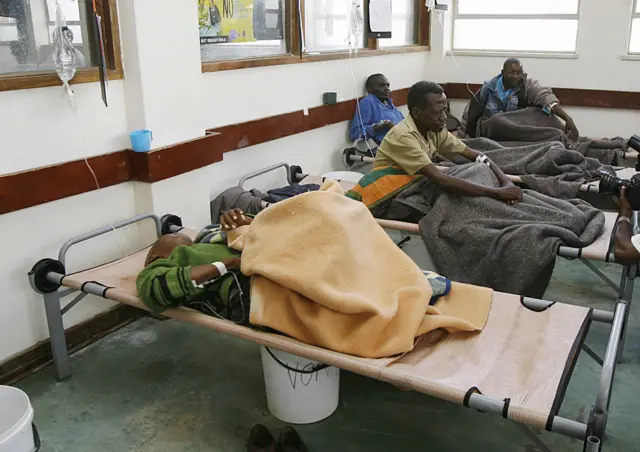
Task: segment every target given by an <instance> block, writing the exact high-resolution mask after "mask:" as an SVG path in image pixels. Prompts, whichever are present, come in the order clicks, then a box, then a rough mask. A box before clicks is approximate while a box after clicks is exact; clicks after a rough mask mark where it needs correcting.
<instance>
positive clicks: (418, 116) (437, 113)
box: [407, 82, 447, 132]
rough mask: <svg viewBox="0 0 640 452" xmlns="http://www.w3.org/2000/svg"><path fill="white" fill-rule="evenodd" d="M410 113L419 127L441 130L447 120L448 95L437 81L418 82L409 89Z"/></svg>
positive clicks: (431, 130)
mask: <svg viewBox="0 0 640 452" xmlns="http://www.w3.org/2000/svg"><path fill="white" fill-rule="evenodd" d="M407 106H408V107H409V113H411V117H412V118H413V120H414V122H415V123H416V125H417V126H418V127H419V128H423V129H425V130H426V131H428V132H441V131H442V130H444V128H445V125H446V120H447V96H445V94H444V90H443V89H442V86H440V85H438V84H437V83H435V82H418V83H416V84H415V85H413V86H412V87H411V88H410V89H409V95H408V96H407Z"/></svg>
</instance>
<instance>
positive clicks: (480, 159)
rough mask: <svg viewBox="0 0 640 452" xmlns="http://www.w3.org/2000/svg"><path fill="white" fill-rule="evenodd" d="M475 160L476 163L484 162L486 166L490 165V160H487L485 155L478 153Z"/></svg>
mask: <svg viewBox="0 0 640 452" xmlns="http://www.w3.org/2000/svg"><path fill="white" fill-rule="evenodd" d="M476 162H477V163H484V164H485V165H487V166H491V162H490V161H489V157H487V156H486V155H482V154H481V155H479V156H477V157H476Z"/></svg>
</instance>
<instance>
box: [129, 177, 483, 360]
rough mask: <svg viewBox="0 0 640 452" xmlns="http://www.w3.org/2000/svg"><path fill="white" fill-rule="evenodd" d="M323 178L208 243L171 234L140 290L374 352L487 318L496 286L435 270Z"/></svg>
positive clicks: (152, 255)
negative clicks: (429, 271) (316, 186)
mask: <svg viewBox="0 0 640 452" xmlns="http://www.w3.org/2000/svg"><path fill="white" fill-rule="evenodd" d="M323 188H324V189H323V190H321V191H318V192H311V193H306V194H303V195H299V196H297V197H295V198H292V199H289V200H286V201H283V202H281V203H278V204H275V205H273V206H271V207H269V208H268V209H266V210H264V211H263V212H261V213H260V214H258V215H257V216H256V217H255V218H253V219H251V218H249V217H246V216H244V215H243V214H242V212H241V211H239V210H234V211H231V212H227V213H225V214H224V215H223V216H222V218H221V220H220V223H221V225H220V226H215V227H209V228H207V229H206V230H205V231H203V232H202V233H200V234H198V237H197V239H196V240H195V242H199V243H194V242H193V241H192V240H191V239H189V237H187V236H186V235H182V234H171V235H166V236H164V237H162V238H161V239H160V240H159V241H158V242H156V243H155V244H154V245H153V247H152V248H151V250H150V251H149V253H148V257H147V260H146V266H145V268H144V269H143V270H142V271H141V272H140V274H139V275H138V278H137V288H138V296H139V298H140V299H141V300H142V301H143V302H144V303H145V304H146V305H147V306H148V307H149V308H151V309H152V310H153V311H154V312H158V313H159V312H162V311H163V310H165V309H167V308H169V307H176V306H187V307H191V308H195V309H199V310H201V311H203V312H205V313H207V314H210V315H215V316H219V317H224V318H228V319H231V320H233V321H235V322H237V323H244V324H247V323H251V325H253V326H256V327H265V328H269V329H272V330H276V331H279V332H281V333H284V334H287V335H289V336H291V337H293V338H295V339H298V340H300V341H302V342H305V343H307V344H312V345H318V346H321V347H325V348H329V349H331V350H336V351H339V352H343V353H349V354H353V355H356V356H363V357H370V358H381V357H388V356H392V355H396V354H400V353H404V352H407V351H410V350H411V349H412V348H413V346H414V342H415V338H416V337H418V336H421V335H423V334H426V333H428V332H430V331H434V330H437V329H442V328H444V329H445V330H447V331H449V332H456V331H479V330H481V329H482V328H483V327H484V324H485V322H486V319H487V316H488V313H489V308H490V306H491V300H492V292H491V290H489V289H485V288H480V287H478V288H475V287H471V286H466V285H464V284H458V283H451V282H450V281H448V280H446V279H445V278H442V277H439V276H437V275H428V276H425V275H424V274H423V273H422V271H421V270H420V269H419V268H418V267H417V266H416V264H415V263H414V262H413V261H412V260H411V259H410V258H409V257H407V256H406V255H405V254H404V253H403V252H402V251H401V250H400V249H399V248H398V247H397V246H396V245H395V244H394V243H393V241H392V240H391V239H390V238H389V237H388V236H387V235H386V233H385V232H384V231H383V230H382V228H380V227H379V226H378V225H377V223H376V221H375V219H374V218H373V217H372V216H371V214H370V213H369V212H368V210H367V209H366V207H365V206H364V205H362V203H358V202H354V201H352V200H350V199H348V198H347V197H345V196H344V192H342V191H341V189H340V187H339V185H338V184H337V183H335V182H333V181H329V182H328V183H327V184H325V187H323ZM240 252H241V253H242V254H241V256H242V257H241V258H240ZM240 270H241V272H240ZM236 279H237V281H238V282H236ZM227 281H228V282H227ZM249 285H250V286H251V305H250V307H249V306H248V295H249V288H248V286H249ZM237 286H239V287H240V288H238V287H237ZM225 287H226V289H225ZM234 291H235V294H234ZM238 299H242V300H244V302H243V303H240V302H239V301H238ZM249 313H250V315H249Z"/></svg>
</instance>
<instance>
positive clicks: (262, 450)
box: [247, 424, 277, 452]
mask: <svg viewBox="0 0 640 452" xmlns="http://www.w3.org/2000/svg"><path fill="white" fill-rule="evenodd" d="M276 451H277V446H276V439H275V438H274V437H273V435H272V434H271V432H270V431H269V430H268V429H267V427H265V426H264V425H260V424H257V425H254V426H253V428H252V429H251V432H250V433H249V439H248V440H247V452H276Z"/></svg>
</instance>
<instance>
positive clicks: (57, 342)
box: [44, 292, 71, 380]
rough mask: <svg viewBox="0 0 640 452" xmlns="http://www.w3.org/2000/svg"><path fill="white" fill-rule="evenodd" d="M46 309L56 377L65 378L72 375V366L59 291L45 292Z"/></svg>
mask: <svg viewBox="0 0 640 452" xmlns="http://www.w3.org/2000/svg"><path fill="white" fill-rule="evenodd" d="M44 309H45V312H46V314H47V324H48V326H49V336H51V353H52V355H53V366H54V369H55V373H56V378H57V379H58V380H65V379H67V378H69V377H70V376H71V366H70V364H69V351H68V350H67V338H66V337H65V335H64V324H63V323H62V308H61V307H60V295H59V294H58V293H57V292H52V293H46V294H44Z"/></svg>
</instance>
